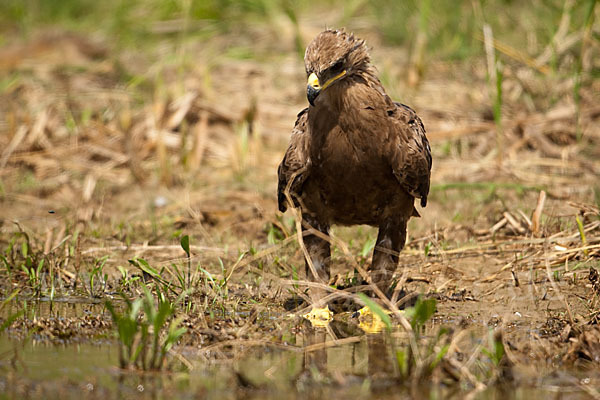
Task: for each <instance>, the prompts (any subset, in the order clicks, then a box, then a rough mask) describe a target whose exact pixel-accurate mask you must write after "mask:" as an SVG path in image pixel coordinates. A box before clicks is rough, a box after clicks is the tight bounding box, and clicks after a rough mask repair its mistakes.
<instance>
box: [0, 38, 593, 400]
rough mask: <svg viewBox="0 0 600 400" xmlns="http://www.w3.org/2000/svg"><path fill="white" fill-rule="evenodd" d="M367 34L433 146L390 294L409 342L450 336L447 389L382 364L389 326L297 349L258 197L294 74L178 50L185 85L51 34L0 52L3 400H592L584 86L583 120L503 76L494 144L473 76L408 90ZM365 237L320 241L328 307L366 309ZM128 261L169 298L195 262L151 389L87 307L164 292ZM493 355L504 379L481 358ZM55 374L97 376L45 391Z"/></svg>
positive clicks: (191, 48)
mask: <svg viewBox="0 0 600 400" xmlns="http://www.w3.org/2000/svg"><path fill="white" fill-rule="evenodd" d="M316 32H318V30H317V28H314V29H312V28H310V29H307V31H306V32H305V35H306V37H311V36H312V35H313V34H314V33H316ZM364 34H365V35H366V37H367V39H368V40H369V44H370V45H371V47H372V48H373V51H372V55H373V59H374V63H375V64H376V65H377V66H378V67H379V69H380V71H381V74H382V75H383V76H384V79H383V81H384V85H385V86H386V87H388V88H389V92H390V94H391V95H392V96H393V97H394V99H395V100H399V101H402V102H404V103H406V104H409V105H410V106H411V107H413V108H414V109H415V110H416V111H417V112H418V113H419V115H420V116H421V118H422V119H423V121H424V123H425V126H426V129H427V132H428V138H429V140H430V142H431V144H432V150H433V159H434V161H433V170H432V179H431V180H432V189H431V196H430V200H429V204H428V206H427V208H425V209H419V212H420V214H421V216H422V217H421V218H418V219H413V220H412V221H411V222H410V225H409V238H408V241H407V245H406V248H405V249H404V251H403V252H402V254H401V255H400V265H399V268H398V271H397V274H396V277H397V279H398V281H399V284H398V285H399V286H398V287H399V288H400V287H401V288H402V289H403V293H407V294H409V295H410V296H412V295H413V294H421V295H422V296H423V298H428V299H435V300H436V301H437V311H436V312H435V314H434V315H433V317H432V318H431V319H430V320H428V321H427V323H426V325H425V328H424V336H423V337H422V338H421V339H422V341H424V343H425V344H424V346H426V344H427V343H429V342H427V340H428V338H431V337H434V336H435V335H436V332H438V330H439V329H440V328H441V327H446V328H448V329H449V330H450V332H451V333H449V334H448V335H449V336H448V337H449V338H448V342H447V343H448V344H449V346H450V350H449V352H448V353H447V354H446V355H445V356H444V357H442V358H443V363H442V364H443V367H439V368H437V369H435V370H434V371H433V372H432V373H431V374H430V375H428V376H427V378H422V379H424V381H421V382H419V381H418V379H420V378H419V377H417V378H414V379H417V381H416V383H415V381H411V379H413V378H410V379H408V378H407V379H400V378H399V377H398V376H399V371H398V367H397V360H395V356H394V354H395V351H396V349H398V348H403V347H402V346H406V343H407V340H408V336H407V333H406V332H405V331H404V330H403V329H402V328H401V327H399V326H398V325H397V323H396V322H394V328H393V329H391V330H390V331H387V330H386V329H383V333H372V332H371V333H367V332H369V329H365V328H364V326H363V327H361V325H360V321H359V317H357V316H356V313H355V311H356V310H357V309H358V308H360V307H362V303H361V302H360V300H359V299H358V298H357V297H356V296H354V297H353V300H351V301H348V302H346V303H343V304H341V305H339V304H338V305H337V307H338V308H335V311H336V314H335V317H334V322H333V323H332V325H331V326H329V327H328V328H312V327H310V325H309V324H308V323H307V322H306V321H305V320H303V318H302V317H301V316H300V315H301V314H302V313H303V312H306V310H307V309H309V308H310V307H309V305H308V304H306V303H305V302H304V303H303V302H301V301H298V302H297V303H295V305H294V304H293V302H291V301H290V299H294V298H298V299H302V298H306V295H305V294H306V290H307V288H308V287H309V286H310V285H309V284H307V282H306V280H305V275H304V264H303V258H302V253H301V250H300V247H299V246H298V243H297V240H296V235H295V220H294V217H293V215H291V213H288V214H284V215H282V214H281V213H279V212H278V211H277V206H276V195H275V190H276V169H277V165H278V163H279V161H280V160H281V157H282V155H283V152H284V150H285V146H286V144H287V139H288V136H289V133H290V130H291V127H292V125H293V122H294V120H295V117H296V114H297V113H298V111H299V110H301V109H302V108H303V107H305V106H306V104H305V103H306V100H305V95H304V89H303V88H304V86H305V83H304V82H305V76H304V70H303V65H302V61H301V59H300V58H299V57H298V56H297V54H295V53H294V52H293V51H290V50H289V49H285V51H280V52H276V51H275V50H278V49H272V48H267V49H261V51H262V53H261V54H260V55H255V56H254V57H250V58H245V57H241V58H235V57H232V56H223V55H220V54H219V49H221V48H223V47H230V48H233V47H234V46H236V45H240V44H239V43H236V42H235V41H234V40H233V39H232V38H231V37H228V36H226V35H225V36H223V37H215V38H213V39H212V41H210V42H209V44H208V45H207V44H206V43H193V42H190V43H186V53H185V54H187V56H186V59H185V60H184V61H181V62H182V63H184V64H185V65H186V69H185V71H186V73H185V74H180V73H179V72H178V71H180V69H178V68H179V67H180V64H178V63H169V62H167V61H155V60H156V59H157V58H159V57H158V56H160V52H165V53H169V54H170V53H171V52H174V53H177V52H176V51H175V50H176V49H172V48H169V46H170V45H172V44H171V43H170V42H166V43H163V46H162V47H161V46H157V49H156V50H155V51H156V52H157V53H158V56H157V54H151V55H144V56H142V55H140V54H137V53H135V52H133V51H122V52H119V53H116V54H115V53H114V50H113V49H111V47H110V43H106V42H103V41H102V40H96V39H91V38H89V37H86V36H83V35H79V34H73V33H67V32H62V31H58V32H56V31H53V32H41V33H38V34H36V35H32V37H30V38H28V39H27V40H15V41H14V42H13V43H12V44H11V45H10V46H4V47H3V48H1V49H0V50H1V52H0V59H2V60H4V61H3V62H2V63H1V64H0V70H1V71H4V72H5V76H6V78H4V80H3V81H2V82H3V83H2V94H1V96H2V101H1V105H0V112H1V113H2V116H1V117H0V130H1V131H2V132H3V133H2V135H0V144H1V148H2V154H1V156H0V165H1V170H0V182H1V186H0V207H2V213H1V220H0V224H1V231H0V245H1V250H2V252H3V253H2V254H3V255H4V258H3V261H2V264H1V266H2V271H1V272H0V275H1V282H2V283H0V290H1V294H2V298H3V300H4V302H3V303H2V314H1V315H0V317H1V318H2V320H1V322H2V323H5V322H7V323H6V324H3V326H2V329H3V332H2V339H1V340H2V342H1V346H0V371H1V376H0V392H2V393H4V394H5V395H6V396H7V397H21V396H28V397H48V396H50V397H59V396H60V397H65V396H67V397H77V396H80V395H81V393H86V395H87V396H90V397H92V398H94V397H105V396H106V395H110V396H122V397H126V398H128V397H132V396H137V395H138V394H139V393H141V392H143V391H144V390H146V392H145V393H146V394H147V395H148V396H150V397H154V396H158V397H166V396H172V395H173V394H177V395H182V396H185V397H192V396H196V395H197V396H202V395H208V396H212V397H218V396H219V397H222V396H225V397H235V396H239V395H245V396H256V397H261V398H262V397H275V396H278V393H282V392H284V393H293V394H294V395H297V396H305V395H309V396H315V397H319V396H323V395H332V396H336V397H337V396H339V395H345V396H350V397H354V396H357V397H364V396H368V395H380V396H382V397H385V396H388V395H389V396H390V397H391V396H392V395H394V394H398V393H404V394H405V396H407V397H410V396H413V397H414V396H418V395H423V396H438V397H445V396H464V395H465V393H468V394H469V395H473V396H481V397H486V398H487V397H492V398H496V397H500V396H505V393H510V396H511V397H516V398H527V397H528V396H540V395H548V394H552V393H559V394H560V396H564V397H567V398H579V397H582V398H583V397H586V396H592V397H598V396H599V393H598V389H597V388H598V387H599V386H600V374H599V373H598V371H599V370H598V363H599V362H600V346H599V345H598V343H600V330H599V329H598V325H597V323H598V297H599V296H600V280H598V278H597V275H595V274H594V271H595V269H597V268H600V211H599V209H598V207H599V205H600V203H599V201H600V181H599V179H598V177H599V176H600V161H599V160H600V107H599V106H598V104H600V102H599V100H600V97H599V95H598V94H599V93H600V81H598V79H593V78H592V77H589V78H587V79H586V80H584V84H583V85H582V87H581V95H580V96H581V100H580V102H579V103H577V104H576V103H575V102H574V100H573V97H572V85H570V84H569V83H568V82H567V81H566V80H565V78H564V77H563V76H561V75H560V74H558V75H548V74H544V73H540V72H539V71H534V70H533V71H532V68H531V67H530V66H528V65H524V64H523V63H522V62H520V61H519V60H514V59H508V60H505V64H504V66H503V68H504V77H505V78H504V81H503V83H502V85H503V90H504V96H505V97H504V102H503V105H502V114H501V121H500V123H497V122H494V119H493V110H492V108H493V107H492V100H491V99H492V98H493V96H492V93H491V92H492V91H493V88H492V87H490V85H489V84H488V80H487V78H486V74H487V72H486V63H485V60H483V59H477V60H469V61H468V62H455V63H446V62H432V63H430V64H429V65H428V68H427V72H426V75H425V76H424V77H423V78H422V80H421V81H420V82H418V84H417V85H416V86H410V85H408V84H407V83H406V82H405V81H404V80H403V76H404V75H403V72H404V70H405V67H406V61H405V58H404V56H405V54H403V52H402V51H398V50H396V49H395V48H391V47H388V45H386V44H385V43H384V42H382V41H381V40H380V39H379V38H378V37H377V36H376V35H373V34H369V33H368V32H365V33H364ZM256 35H257V36H256V37H254V39H255V40H259V39H261V38H263V37H262V36H260V35H259V34H256ZM48 38H50V39H48ZM251 40H252V39H250V41H251ZM240 46H241V45H240ZM596 50H597V49H596ZM207 60H210V63H207ZM597 61H598V60H597V59H596V60H595V62H597ZM592 67H593V68H594V67H595V68H597V67H598V66H597V65H593V66H592ZM565 82H567V83H565ZM184 235H189V237H190V238H191V240H190V242H191V257H190V258H189V259H188V257H187V256H186V253H185V252H184V251H183V249H182V248H181V245H180V240H181V237H182V236H184ZM375 237H376V232H375V230H374V229H373V228H370V227H352V228H335V229H334V230H333V233H332V242H333V244H334V251H333V274H334V275H335V277H334V278H333V279H332V282H331V283H332V284H334V285H336V286H337V287H338V288H345V289H336V288H331V289H330V292H332V293H334V294H335V293H338V292H339V291H344V293H354V292H356V291H359V290H360V289H357V288H356V287H357V285H359V283H357V282H360V281H361V280H362V279H361V278H362V277H361V276H360V274H359V272H357V270H359V269H361V268H364V269H367V268H368V266H369V263H370V253H371V251H372V246H373V241H374V238H375ZM24 243H26V245H24ZM103 257H105V258H103ZM136 257H139V258H143V259H144V260H146V261H147V262H148V264H149V265H150V266H152V267H153V268H154V269H156V270H158V271H159V273H160V274H161V275H162V276H163V277H165V279H174V278H173V277H174V275H173V273H172V272H173V271H174V269H175V268H176V267H178V268H180V269H183V270H185V268H187V265H188V264H187V263H188V261H189V262H190V263H191V265H193V266H194V268H196V266H199V267H201V268H202V270H199V269H198V270H197V271H199V272H198V274H199V275H197V276H200V277H201V280H200V281H201V282H202V284H201V285H199V287H196V288H192V289H193V290H191V291H190V293H189V295H188V298H187V299H186V301H185V305H184V304H183V303H180V304H179V305H178V306H177V313H176V314H177V315H180V316H182V317H183V320H182V326H185V327H186V328H187V332H186V333H185V334H184V335H183V336H182V337H181V339H180V340H179V341H178V343H177V344H176V346H175V347H174V348H173V351H172V352H171V353H170V356H169V358H168V362H167V363H166V364H168V366H167V365H166V364H165V365H166V366H165V369H166V370H167V371H168V372H163V373H157V372H148V373H142V372H138V371H129V372H127V371H124V370H121V369H118V363H117V355H116V350H115V348H116V346H117V344H116V343H117V341H116V339H115V337H114V334H113V332H114V330H115V327H114V325H113V322H112V320H111V317H110V314H109V313H108V311H107V310H106V308H105V306H104V302H105V301H106V300H111V301H114V302H115V303H116V304H122V302H121V300H120V295H119V292H123V293H125V295H126V296H128V297H130V298H136V297H139V296H141V294H142V289H141V282H142V280H146V281H147V282H148V285H149V287H151V288H154V287H155V286H159V285H158V284H157V283H156V281H153V279H152V278H151V277H148V276H146V275H145V274H143V272H142V270H141V269H140V268H138V267H136V266H135V265H133V264H132V263H129V262H128V260H132V259H134V258H136ZM28 260H29V261H28ZM42 260H44V263H43V264H42V266H41V267H40V268H39V269H38V268H37V266H39V263H40V261H42ZM173 265H175V266H176V267H173ZM22 266H23V267H22ZM98 266H102V267H101V268H100V273H99V274H97V275H95V285H91V277H92V274H93V273H92V271H94V268H96V267H98ZM31 271H37V275H34V276H33V278H32V275H31ZM169 271H171V272H169ZM203 271H204V272H203ZM208 275H210V276H211V277H212V278H213V280H212V281H209V279H208V278H207V276H208ZM215 282H217V283H215ZM308 290H310V289H308ZM338 303H339V302H338ZM382 304H383V303H382ZM384 306H385V304H384ZM333 307H334V306H332V308H333ZM19 313H20V314H19ZM17 314H19V315H18V316H17V317H16V318H15V319H14V320H12V319H11V316H13V315H17ZM490 332H491V333H490ZM494 332H495V335H496V339H497V340H499V342H501V343H503V346H504V349H505V354H504V356H503V360H502V361H501V362H500V363H499V365H495V364H494V362H493V360H492V358H493V357H490V356H486V354H487V353H486V351H487V349H489V348H490V346H491V343H492V341H491V339H490V335H492V336H493V335H494ZM450 343H451V344H450ZM74 346H77V348H79V349H80V350H78V351H77V352H74V353H70V351H71V350H70V349H73V348H74ZM437 346H438V347H439V346H441V344H437ZM438 350H439V349H438ZM484 350H485V351H484ZM386 354H387V355H386ZM380 358H381V359H380ZM57 360H64V361H61V362H64V365H71V364H70V363H78V364H79V365H81V364H86V363H90V365H97V369H90V370H87V369H85V368H83V367H79V369H77V368H75V367H73V368H75V372H73V370H69V368H70V367H65V370H64V371H62V372H60V371H59V372H57V373H49V372H48V371H52V370H53V369H54V366H53V365H52V364H53V363H56V361H57ZM94 363H96V364H94ZM442 364H440V365H442ZM67 370H69V371H67ZM43 371H46V372H43ZM98 371H100V372H98ZM152 374H155V375H152ZM157 374H161V376H160V380H159V379H158V378H156V379H155V377H156V375H157ZM424 382H433V383H434V384H433V385H431V386H430V385H429V384H428V383H424ZM90 385H91V386H90ZM144 385H145V386H144ZM90 387H91V389H90ZM399 388H400V391H398V390H399ZM290 390H291V391H290ZM561 398H562V397H561Z"/></svg>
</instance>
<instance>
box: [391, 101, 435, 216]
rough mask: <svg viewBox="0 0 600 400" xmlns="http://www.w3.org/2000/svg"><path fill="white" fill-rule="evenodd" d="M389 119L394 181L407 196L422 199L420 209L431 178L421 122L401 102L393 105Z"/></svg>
mask: <svg viewBox="0 0 600 400" xmlns="http://www.w3.org/2000/svg"><path fill="white" fill-rule="evenodd" d="M394 104H395V105H396V109H395V110H393V111H394V112H393V113H392V115H391V116H392V117H393V118H394V119H395V121H396V124H395V129H396V130H397V131H398V132H397V133H398V134H397V135H394V139H395V140H393V141H392V146H391V147H390V150H389V151H390V153H391V154H389V157H390V161H391V163H392V168H393V172H394V175H395V176H396V179H398V182H399V183H400V185H402V187H403V188H404V189H406V191H407V192H408V193H410V194H411V195H412V196H414V197H416V198H419V199H421V206H422V207H425V206H426V205H427V195H428V194H429V179H430V176H431V148H430V147H429V141H428V140H427V137H426V136H425V127H424V126H423V122H422V121H421V119H420V118H419V117H418V116H417V113H415V111H414V110H413V109H412V108H410V107H408V106H406V105H404V104H400V103H394Z"/></svg>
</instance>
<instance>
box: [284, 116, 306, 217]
mask: <svg viewBox="0 0 600 400" xmlns="http://www.w3.org/2000/svg"><path fill="white" fill-rule="evenodd" d="M309 140H310V134H309V132H308V108H305V109H304V110H302V111H300V113H299V114H298V118H297V119H296V124H295V125H294V129H293V130H292V137H291V139H290V146H289V147H288V149H287V151H286V153H285V156H284V157H283V161H282V162H281V164H279V168H278V170H277V175H278V178H279V179H278V184H277V201H278V203H279V211H281V212H285V210H287V205H288V202H287V199H286V193H285V191H286V188H287V187H288V185H289V187H290V195H291V197H292V199H294V198H297V197H299V196H300V194H301V193H302V185H303V183H304V181H305V180H306V178H307V177H308V164H309V162H310V159H309V155H308V144H309ZM290 182H291V183H290ZM294 202H296V201H294Z"/></svg>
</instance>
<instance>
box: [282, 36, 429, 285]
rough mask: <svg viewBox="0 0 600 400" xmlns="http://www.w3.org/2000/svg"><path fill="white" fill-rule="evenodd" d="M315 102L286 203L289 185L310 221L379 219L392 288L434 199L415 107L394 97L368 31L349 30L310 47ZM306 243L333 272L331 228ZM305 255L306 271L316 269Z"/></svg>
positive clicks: (376, 267)
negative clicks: (410, 227)
mask: <svg viewBox="0 0 600 400" xmlns="http://www.w3.org/2000/svg"><path fill="white" fill-rule="evenodd" d="M304 63H305V66H306V74H307V76H308V87H307V97H308V102H309V103H310V105H309V107H308V108H305V109H304V110H302V111H300V113H299V114H298V119H297V120H296V124H295V126H294V129H293V131H292V136H291V140H290V145H289V148H288V149H287V151H286V153H285V156H284V157H283V161H282V162H281V164H280V165H279V169H278V176H279V184H278V189H277V192H278V202H279V210H280V211H281V212H285V210H286V209H287V206H288V196H286V188H289V195H290V198H291V199H292V201H293V202H294V203H295V204H294V206H296V207H300V209H301V211H302V219H303V224H302V225H303V229H305V230H306V229H310V227H312V228H313V229H315V230H318V231H320V232H322V233H324V234H328V232H329V228H330V226H331V225H333V224H339V225H358V224H366V225H371V226H376V227H378V228H379V234H378V236H377V242H376V245H375V250H374V251H373V262H372V266H371V272H370V273H371V277H372V279H373V282H375V283H376V284H377V285H378V287H379V288H380V289H382V290H383V291H386V290H387V289H388V288H389V285H390V284H391V277H392V274H393V273H394V271H395V270H396V267H397V264H398V253H399V252H400V250H402V247H403V246H404V243H405V241H406V225H407V223H408V220H409V219H410V217H412V216H419V214H418V213H417V210H416V209H415V207H414V199H415V198H418V199H420V203H421V206H422V207H425V205H426V204H427V195H428V194H429V179H430V171H431V150H430V147H429V142H428V141H427V137H426V136H425V128H424V126H423V123H422V122H421V119H420V118H419V117H418V116H417V114H416V113H415V111H413V110H412V109H411V108H410V107H408V106H405V105H404V104H400V103H396V102H393V101H392V100H391V99H390V97H389V96H388V95H387V94H386V92H385V89H384V88H383V86H382V85H381V82H380V81H379V79H378V78H377V75H376V73H375V69H374V67H372V66H371V64H370V57H369V53H368V51H367V46H366V45H365V42H364V40H361V39H359V38H357V37H355V36H354V35H353V34H350V33H347V32H345V31H343V30H326V31H324V32H321V33H320V34H319V35H318V36H317V37H316V38H315V39H314V40H313V41H312V42H311V43H310V44H309V45H308V47H307V49H306V54H305V56H304ZM320 236H321V237H319V235H315V234H308V235H307V236H305V237H304V243H305V245H306V248H307V251H308V253H309V255H310V257H311V260H312V263H313V265H314V267H315V270H316V272H317V274H318V277H315V278H316V280H323V281H325V282H327V281H329V278H330V275H329V265H330V259H331V252H330V246H329V242H328V241H327V240H324V239H323V236H322V235H320ZM309 271H310V269H309V268H308V262H307V277H310V276H311V275H310V272H309Z"/></svg>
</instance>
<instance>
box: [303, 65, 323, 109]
mask: <svg viewBox="0 0 600 400" xmlns="http://www.w3.org/2000/svg"><path fill="white" fill-rule="evenodd" d="M319 93H321V86H320V85H319V78H317V75H316V74H315V73H314V72H313V73H312V74H310V76H309V77H308V85H307V86H306V97H307V98H308V102H309V103H310V105H311V106H314V105H315V99H316V98H317V96H318V95H319Z"/></svg>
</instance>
